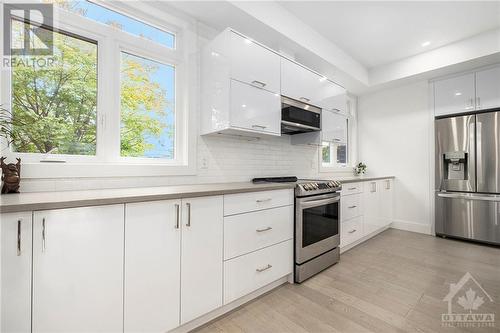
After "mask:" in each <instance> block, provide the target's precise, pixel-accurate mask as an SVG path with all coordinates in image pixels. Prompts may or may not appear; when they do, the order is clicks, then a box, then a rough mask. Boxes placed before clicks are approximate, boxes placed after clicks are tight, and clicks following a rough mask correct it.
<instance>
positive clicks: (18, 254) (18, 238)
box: [17, 219, 22, 257]
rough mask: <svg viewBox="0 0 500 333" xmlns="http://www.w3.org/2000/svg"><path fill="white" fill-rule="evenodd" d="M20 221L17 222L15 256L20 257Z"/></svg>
mask: <svg viewBox="0 0 500 333" xmlns="http://www.w3.org/2000/svg"><path fill="white" fill-rule="evenodd" d="M21 221H22V220H21V219H19V220H17V256H18V257H19V256H20V255H21Z"/></svg>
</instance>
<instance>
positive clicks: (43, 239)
mask: <svg viewBox="0 0 500 333" xmlns="http://www.w3.org/2000/svg"><path fill="white" fill-rule="evenodd" d="M45 245H46V244H45V217H44V218H43V219H42V252H45V249H46V246H45Z"/></svg>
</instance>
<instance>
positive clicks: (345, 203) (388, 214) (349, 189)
mask: <svg viewBox="0 0 500 333" xmlns="http://www.w3.org/2000/svg"><path fill="white" fill-rule="evenodd" d="M392 193H393V179H391V178H387V179H380V180H373V181H365V182H360V183H347V184H344V185H342V198H341V206H342V211H341V221H342V223H341V234H340V243H341V244H340V246H341V247H345V246H347V245H350V244H352V243H354V242H356V241H358V240H359V239H361V238H363V237H364V236H367V235H370V234H372V233H373V232H375V231H377V230H382V228H385V227H387V226H389V225H390V224H391V223H392V218H393V194H392Z"/></svg>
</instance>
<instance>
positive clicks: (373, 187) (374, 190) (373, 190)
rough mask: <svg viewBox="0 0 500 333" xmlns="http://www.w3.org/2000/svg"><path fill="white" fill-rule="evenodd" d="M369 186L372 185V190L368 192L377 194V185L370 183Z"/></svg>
mask: <svg viewBox="0 0 500 333" xmlns="http://www.w3.org/2000/svg"><path fill="white" fill-rule="evenodd" d="M371 184H372V189H371V191H370V192H377V183H375V182H372V183H371Z"/></svg>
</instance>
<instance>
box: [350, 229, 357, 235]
mask: <svg viewBox="0 0 500 333" xmlns="http://www.w3.org/2000/svg"><path fill="white" fill-rule="evenodd" d="M355 232H356V229H352V230H350V231H348V233H350V234H353V233H355Z"/></svg>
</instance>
